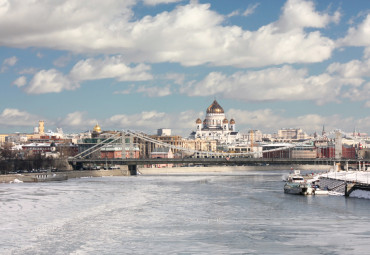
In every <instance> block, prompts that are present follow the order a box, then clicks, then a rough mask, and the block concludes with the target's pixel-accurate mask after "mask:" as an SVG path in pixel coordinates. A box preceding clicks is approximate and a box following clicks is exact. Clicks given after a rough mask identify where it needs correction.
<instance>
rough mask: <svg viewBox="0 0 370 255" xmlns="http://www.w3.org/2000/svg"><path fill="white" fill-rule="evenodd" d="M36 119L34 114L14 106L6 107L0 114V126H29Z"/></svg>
mask: <svg viewBox="0 0 370 255" xmlns="http://www.w3.org/2000/svg"><path fill="white" fill-rule="evenodd" d="M37 121H38V117H37V116H36V115H33V114H30V113H28V112H25V111H20V110H19V109H14V108H6V109H4V110H3V112H2V113H1V114H0V126H6V127H8V126H29V125H30V123H36V122H37Z"/></svg>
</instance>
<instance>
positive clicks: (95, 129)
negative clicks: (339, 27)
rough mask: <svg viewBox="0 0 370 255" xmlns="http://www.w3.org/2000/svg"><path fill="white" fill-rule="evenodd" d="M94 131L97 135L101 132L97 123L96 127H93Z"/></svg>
mask: <svg viewBox="0 0 370 255" xmlns="http://www.w3.org/2000/svg"><path fill="white" fill-rule="evenodd" d="M94 131H95V132H98V133H100V132H101V128H100V126H99V124H98V123H96V125H95V127H94Z"/></svg>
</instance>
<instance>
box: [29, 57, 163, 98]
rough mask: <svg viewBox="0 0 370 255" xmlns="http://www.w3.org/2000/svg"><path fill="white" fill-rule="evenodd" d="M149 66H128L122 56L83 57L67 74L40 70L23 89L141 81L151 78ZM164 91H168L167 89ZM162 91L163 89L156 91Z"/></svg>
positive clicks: (36, 91)
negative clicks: (102, 81) (109, 81)
mask: <svg viewBox="0 0 370 255" xmlns="http://www.w3.org/2000/svg"><path fill="white" fill-rule="evenodd" d="M149 70H150V66H148V65H145V64H138V65H136V66H134V67H130V66H128V65H126V64H125V63H124V62H123V58H122V56H113V57H106V58H105V59H93V58H89V59H85V60H80V61H79V62H78V63H77V64H75V65H74V67H73V68H72V70H71V71H70V73H69V74H68V75H64V74H63V73H61V72H60V71H58V70H56V69H50V70H41V71H39V72H37V73H36V74H35V75H34V77H33V78H32V80H31V82H30V84H29V86H27V87H26V89H25V91H26V92H27V93H29V94H43V93H59V92H62V91H64V90H75V89H76V88H78V87H80V82H82V81H86V80H98V79H108V78H115V79H117V80H118V81H143V80H150V79H152V78H153V77H152V75H151V74H150V73H149V72H148V71H149ZM165 91H167V92H168V91H169V90H168V89H167V90H165ZM158 93H159V94H160V93H162V95H163V93H164V92H163V91H162V92H161V91H158Z"/></svg>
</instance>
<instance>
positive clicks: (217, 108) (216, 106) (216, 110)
mask: <svg viewBox="0 0 370 255" xmlns="http://www.w3.org/2000/svg"><path fill="white" fill-rule="evenodd" d="M207 113H224V109H222V107H221V106H220V105H219V104H218V103H217V101H216V100H215V101H213V103H212V104H211V105H210V106H209V107H208V108H207Z"/></svg>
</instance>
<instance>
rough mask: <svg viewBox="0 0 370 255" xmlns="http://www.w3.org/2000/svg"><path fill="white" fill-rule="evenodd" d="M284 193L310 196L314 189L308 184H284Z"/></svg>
mask: <svg viewBox="0 0 370 255" xmlns="http://www.w3.org/2000/svg"><path fill="white" fill-rule="evenodd" d="M284 192H285V193H287V194H296V195H312V194H313V192H314V189H313V188H312V185H311V183H308V182H286V183H285V185H284Z"/></svg>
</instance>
